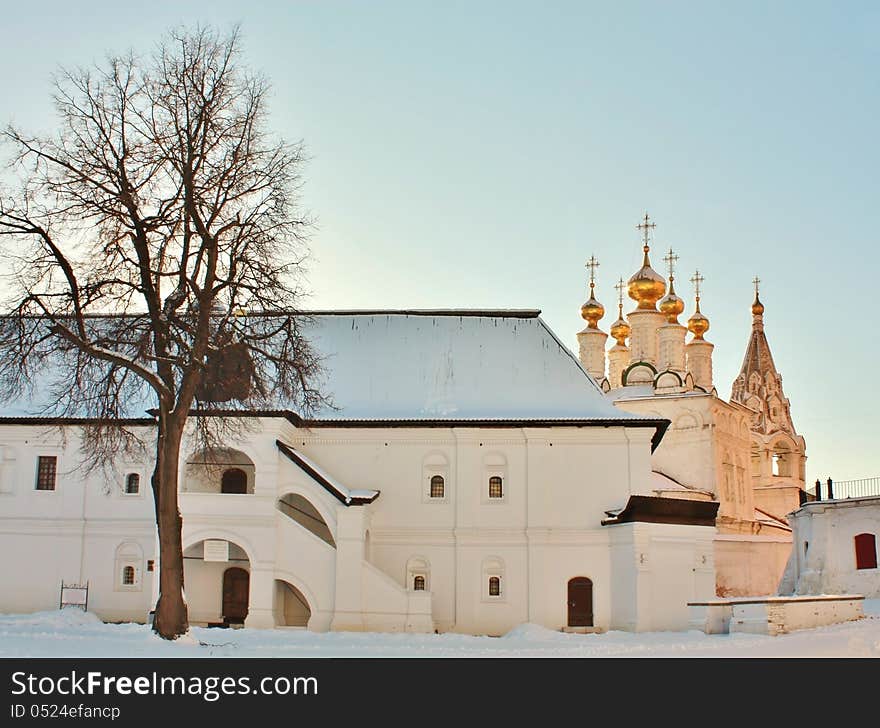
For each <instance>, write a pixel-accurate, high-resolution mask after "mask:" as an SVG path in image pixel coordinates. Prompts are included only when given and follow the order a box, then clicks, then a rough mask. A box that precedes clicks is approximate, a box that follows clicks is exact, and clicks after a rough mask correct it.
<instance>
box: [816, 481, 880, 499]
mask: <svg viewBox="0 0 880 728" xmlns="http://www.w3.org/2000/svg"><path fill="white" fill-rule="evenodd" d="M813 493H818V494H819V497H820V499H821V500H828V499H829V498H834V499H837V498H867V497H870V496H880V477H876V478H860V479H859V480H832V479H831V478H829V479H828V480H826V481H825V482H824V483H822V482H820V481H818V480H817V481H816V485H815V487H814V489H813Z"/></svg>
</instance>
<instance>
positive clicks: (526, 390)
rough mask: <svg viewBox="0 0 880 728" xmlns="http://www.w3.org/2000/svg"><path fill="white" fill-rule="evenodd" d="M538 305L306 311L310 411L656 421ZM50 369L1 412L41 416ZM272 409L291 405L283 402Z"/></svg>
mask: <svg viewBox="0 0 880 728" xmlns="http://www.w3.org/2000/svg"><path fill="white" fill-rule="evenodd" d="M539 314H540V312H539V311H532V310H502V311H470V310H443V311H439V310H431V311H324V312H310V315H309V317H308V318H307V319H306V320H305V322H304V326H303V333H304V335H305V337H306V338H307V339H308V340H309V341H310V342H311V343H312V346H313V347H314V349H315V350H316V351H317V352H318V353H319V355H320V356H321V358H322V367H323V375H322V378H321V383H320V384H321V386H320V388H321V390H322V391H323V392H324V393H325V394H327V395H329V398H330V400H331V402H332V405H333V407H325V408H323V409H322V410H320V411H318V412H316V413H314V416H313V419H314V420H320V421H324V422H341V421H349V422H352V421H361V420H362V421H377V420H383V421H389V420H395V421H401V422H403V421H410V420H411V421H426V420H430V421H437V420H443V421H446V420H448V421H456V422H461V421H469V420H474V421H486V420H492V421H496V420H505V421H506V420H516V421H529V420H535V421H541V422H551V421H560V422H566V421H571V420H576V421H578V422H580V421H587V420H592V421H601V422H603V423H604V422H607V421H610V420H613V421H620V422H621V424H624V423H626V422H633V423H641V424H642V425H643V426H647V425H650V424H651V423H655V424H656V423H657V420H656V418H647V417H643V416H639V415H635V414H631V413H628V412H624V411H622V410H620V409H618V408H616V407H614V406H613V404H612V403H611V402H609V401H608V400H607V399H606V398H605V396H604V395H603V393H602V391H601V389H600V388H599V387H598V386H597V384H596V383H595V381H594V380H593V379H592V378H591V377H590V376H589V375H588V374H587V372H586V371H585V370H584V369H583V368H582V367H581V365H580V363H579V362H578V360H577V358H576V357H575V356H574V355H573V354H572V353H571V352H570V351H569V350H568V349H567V348H566V347H565V346H564V345H563V344H562V343H561V342H560V340H559V339H558V338H557V337H556V335H555V334H554V333H553V332H552V331H551V330H550V328H549V327H548V326H547V325H546V323H545V322H544V321H543V320H542V319H541V318H540V316H539ZM53 376H54V377H55V379H57V375H53V374H52V372H51V370H50V369H47V370H45V371H43V372H42V373H41V374H40V377H39V378H38V379H37V380H36V382H35V386H34V387H33V392H32V393H30V394H29V395H27V396H26V397H23V398H21V399H19V400H18V401H15V402H9V403H6V404H0V418H26V417H36V416H43V417H45V416H48V415H50V414H51V413H50V412H47V411H45V410H43V409H42V405H43V404H44V403H45V399H46V397H45V392H46V391H49V389H50V386H51V384H52V382H50V381H49V380H50V379H51V378H52V377H53ZM54 384H55V386H56V389H57V386H58V382H57V381H56V382H54ZM61 384H62V386H63V384H64V383H63V382H62V383H61ZM150 400H151V398H150V397H149V396H148V395H144V396H143V397H142V398H138V399H137V401H136V403H135V404H136V406H135V407H133V408H129V411H128V413H127V414H128V416H131V417H142V416H144V414H145V411H146V410H147V409H149V407H151V406H155V405H154V404H151V402H150ZM275 408H276V409H277V410H278V411H291V412H294V413H296V412H297V407H296V406H295V404H294V403H291V402H282V401H279V402H277V403H276V405H275ZM67 415H68V416H76V415H75V414H71V413H70V412H68V413H67ZM83 416H86V414H85V413H84V414H83ZM659 434H661V433H660V432H659V430H658V436H659Z"/></svg>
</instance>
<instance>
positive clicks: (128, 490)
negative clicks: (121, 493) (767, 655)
mask: <svg viewBox="0 0 880 728" xmlns="http://www.w3.org/2000/svg"><path fill="white" fill-rule="evenodd" d="M140 492H141V476H140V473H129V474H128V475H126V476H125V494H126V495H137V494H138V493H140Z"/></svg>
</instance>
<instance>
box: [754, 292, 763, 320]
mask: <svg viewBox="0 0 880 728" xmlns="http://www.w3.org/2000/svg"><path fill="white" fill-rule="evenodd" d="M752 313H753V314H754V315H755V316H763V315H764V304H763V303H761V301H760V300H759V299H758V297H757V296H755V302H754V303H753V304H752Z"/></svg>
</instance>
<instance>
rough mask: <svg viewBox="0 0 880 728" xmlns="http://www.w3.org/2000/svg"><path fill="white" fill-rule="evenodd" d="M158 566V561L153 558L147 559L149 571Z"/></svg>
mask: <svg viewBox="0 0 880 728" xmlns="http://www.w3.org/2000/svg"><path fill="white" fill-rule="evenodd" d="M155 568H156V562H155V561H153V559H150V560H148V561H147V571H153V570H154V569H155Z"/></svg>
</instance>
